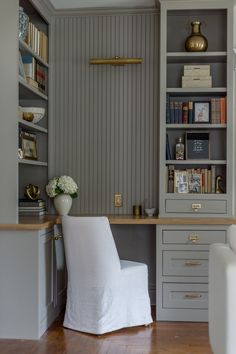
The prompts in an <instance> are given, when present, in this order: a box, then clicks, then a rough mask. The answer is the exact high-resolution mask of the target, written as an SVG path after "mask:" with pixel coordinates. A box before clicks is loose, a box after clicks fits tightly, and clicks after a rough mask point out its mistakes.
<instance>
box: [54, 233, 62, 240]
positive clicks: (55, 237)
mask: <svg viewBox="0 0 236 354" xmlns="http://www.w3.org/2000/svg"><path fill="white" fill-rule="evenodd" d="M61 238H63V236H62V235H60V234H58V235H55V236H53V237H52V239H53V240H55V241H57V240H59V239H61Z"/></svg>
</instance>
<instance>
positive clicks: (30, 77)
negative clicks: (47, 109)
mask: <svg viewBox="0 0 236 354" xmlns="http://www.w3.org/2000/svg"><path fill="white" fill-rule="evenodd" d="M21 58H22V63H23V67H24V72H25V76H26V81H27V82H28V84H30V85H32V86H34V87H35V88H38V89H39V90H40V91H42V92H43V93H45V92H46V91H47V68H45V67H44V66H43V65H41V64H40V63H38V62H37V60H36V59H35V58H34V57H33V56H32V55H22V56H21Z"/></svg>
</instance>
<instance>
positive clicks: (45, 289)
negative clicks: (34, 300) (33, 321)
mask: <svg viewBox="0 0 236 354" xmlns="http://www.w3.org/2000/svg"><path fill="white" fill-rule="evenodd" d="M52 236H53V230H50V231H49V232H47V233H42V234H41V235H40V238H39V291H40V293H39V314H40V316H39V317H40V324H42V325H43V323H44V322H45V321H47V322H49V319H50V318H52V317H53V300H54V299H53V269H54V265H53V239H52ZM40 326H41V325H40Z"/></svg>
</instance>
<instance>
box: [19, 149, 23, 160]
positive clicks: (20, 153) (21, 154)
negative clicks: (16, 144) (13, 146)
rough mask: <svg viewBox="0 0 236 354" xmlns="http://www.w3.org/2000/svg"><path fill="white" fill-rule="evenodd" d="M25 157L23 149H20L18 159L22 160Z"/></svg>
mask: <svg viewBox="0 0 236 354" xmlns="http://www.w3.org/2000/svg"><path fill="white" fill-rule="evenodd" d="M23 158H24V154H23V151H22V149H20V148H19V149H18V159H20V160H22V159H23Z"/></svg>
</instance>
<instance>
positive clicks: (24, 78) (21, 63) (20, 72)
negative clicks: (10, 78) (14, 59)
mask: <svg viewBox="0 0 236 354" xmlns="http://www.w3.org/2000/svg"><path fill="white" fill-rule="evenodd" d="M18 66H19V76H20V77H21V78H22V79H23V80H24V81H26V75H25V69H24V65H23V61H22V57H21V53H20V52H19V63H18Z"/></svg>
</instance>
